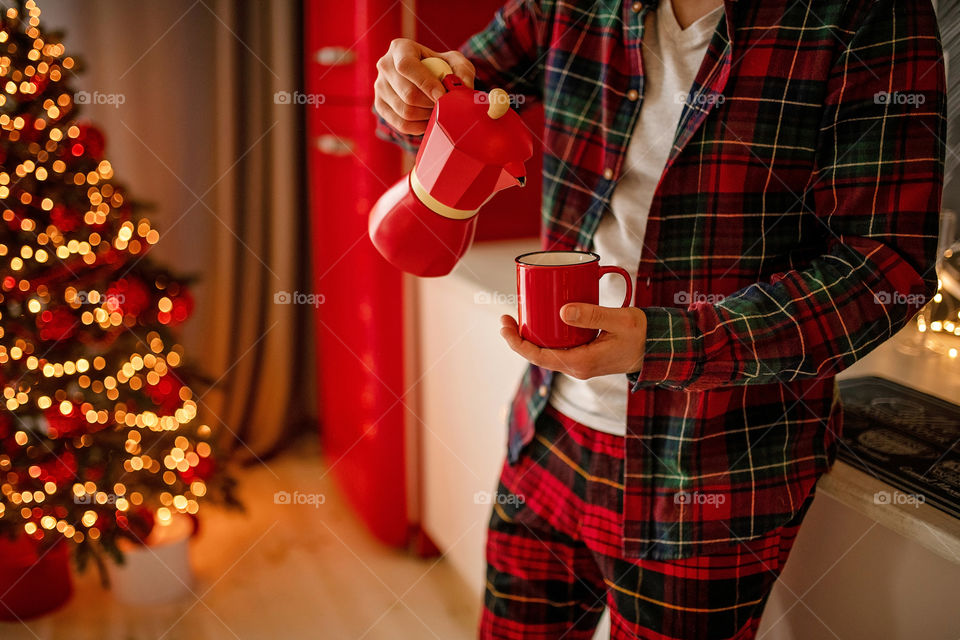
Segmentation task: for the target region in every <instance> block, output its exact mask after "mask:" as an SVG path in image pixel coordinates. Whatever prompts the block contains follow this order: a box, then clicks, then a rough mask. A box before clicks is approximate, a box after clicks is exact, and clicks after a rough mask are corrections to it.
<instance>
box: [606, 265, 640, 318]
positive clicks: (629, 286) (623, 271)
mask: <svg viewBox="0 0 960 640" xmlns="http://www.w3.org/2000/svg"><path fill="white" fill-rule="evenodd" d="M608 273H615V274H617V275H618V276H622V277H623V281H624V282H625V283H626V285H627V295H625V296H624V297H623V304H622V305H620V306H621V308H622V307H627V306H629V305H630V302H631V301H632V300H633V283H632V282H630V274H629V273H627V271H626V269H623V268H621V267H613V266H607V267H600V277H601V278H602V277H603V276H605V275H607V274H608Z"/></svg>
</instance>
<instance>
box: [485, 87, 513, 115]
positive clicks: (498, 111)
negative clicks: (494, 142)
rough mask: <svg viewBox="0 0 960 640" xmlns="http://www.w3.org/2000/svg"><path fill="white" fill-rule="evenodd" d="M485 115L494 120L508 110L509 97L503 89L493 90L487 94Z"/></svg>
mask: <svg viewBox="0 0 960 640" xmlns="http://www.w3.org/2000/svg"><path fill="white" fill-rule="evenodd" d="M487 101H488V102H489V103H490V106H489V107H487V115H488V116H490V117H491V118H493V119H494V120H496V119H497V118H499V117H500V116H502V115H503V114H505V113H506V112H507V111H509V110H510V95H509V94H507V92H506V91H504V90H503V89H494V90H492V91H491V92H490V93H488V94H487Z"/></svg>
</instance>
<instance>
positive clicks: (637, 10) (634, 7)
mask: <svg viewBox="0 0 960 640" xmlns="http://www.w3.org/2000/svg"><path fill="white" fill-rule="evenodd" d="M630 9H632V10H633V12H634V13H640V9H643V3H642V2H634V3H633V4H632V5H630Z"/></svg>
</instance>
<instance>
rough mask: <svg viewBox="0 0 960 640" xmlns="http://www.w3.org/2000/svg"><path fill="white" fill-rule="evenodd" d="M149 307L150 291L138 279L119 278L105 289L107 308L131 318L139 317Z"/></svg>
mask: <svg viewBox="0 0 960 640" xmlns="http://www.w3.org/2000/svg"><path fill="white" fill-rule="evenodd" d="M149 305H150V290H149V289H148V288H147V285H146V284H145V283H144V282H143V281H142V280H140V279H138V278H120V279H119V280H117V281H116V282H114V283H113V284H111V285H110V286H109V287H107V308H108V309H109V310H110V311H118V310H119V311H121V312H123V313H124V314H127V315H131V316H138V315H140V314H141V313H142V312H143V310H144V309H146V308H147V307H148V306H149Z"/></svg>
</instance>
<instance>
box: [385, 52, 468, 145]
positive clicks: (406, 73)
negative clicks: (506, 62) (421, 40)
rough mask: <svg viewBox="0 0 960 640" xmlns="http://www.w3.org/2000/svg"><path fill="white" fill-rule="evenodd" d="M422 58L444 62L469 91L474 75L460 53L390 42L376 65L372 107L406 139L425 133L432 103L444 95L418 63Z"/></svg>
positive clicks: (438, 83) (433, 77)
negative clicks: (439, 51)
mask: <svg viewBox="0 0 960 640" xmlns="http://www.w3.org/2000/svg"><path fill="white" fill-rule="evenodd" d="M424 58H443V59H444V60H445V61H446V62H447V64H449V65H450V68H451V69H453V72H454V73H455V74H456V75H457V76H459V77H460V79H461V80H463V82H464V84H466V85H467V86H468V87H471V88H473V78H474V75H476V70H475V69H474V67H473V64H472V63H471V62H470V61H469V60H467V58H466V57H464V55H463V54H462V53H460V52H459V51H446V52H444V53H438V52H436V51H434V50H432V49H429V48H427V47H425V46H423V45H422V44H418V43H416V42H414V41H413V40H410V39H408V38H397V39H396V40H394V41H393V42H391V43H390V48H389V49H388V50H387V53H386V54H385V55H384V56H383V57H382V58H380V59H379V60H378V61H377V71H378V72H379V73H378V74H377V80H376V82H375V83H374V85H373V89H374V96H375V99H374V103H373V106H374V109H376V111H377V113H379V114H380V117H381V118H383V119H384V120H386V121H387V124H389V125H390V126H391V127H393V128H394V129H396V130H397V131H399V132H400V133H403V134H407V135H420V134H422V133H423V132H424V131H426V130H427V120H429V119H430V112H431V111H433V103H434V102H436V101H437V99H438V98H439V97H440V96H442V95H443V94H444V93H445V92H446V89H444V88H443V85H442V84H440V81H439V80H437V78H436V77H435V76H434V75H433V74H432V73H430V70H429V69H427V67H426V66H424V65H423V64H422V63H421V62H420V61H421V60H423V59H424Z"/></svg>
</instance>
